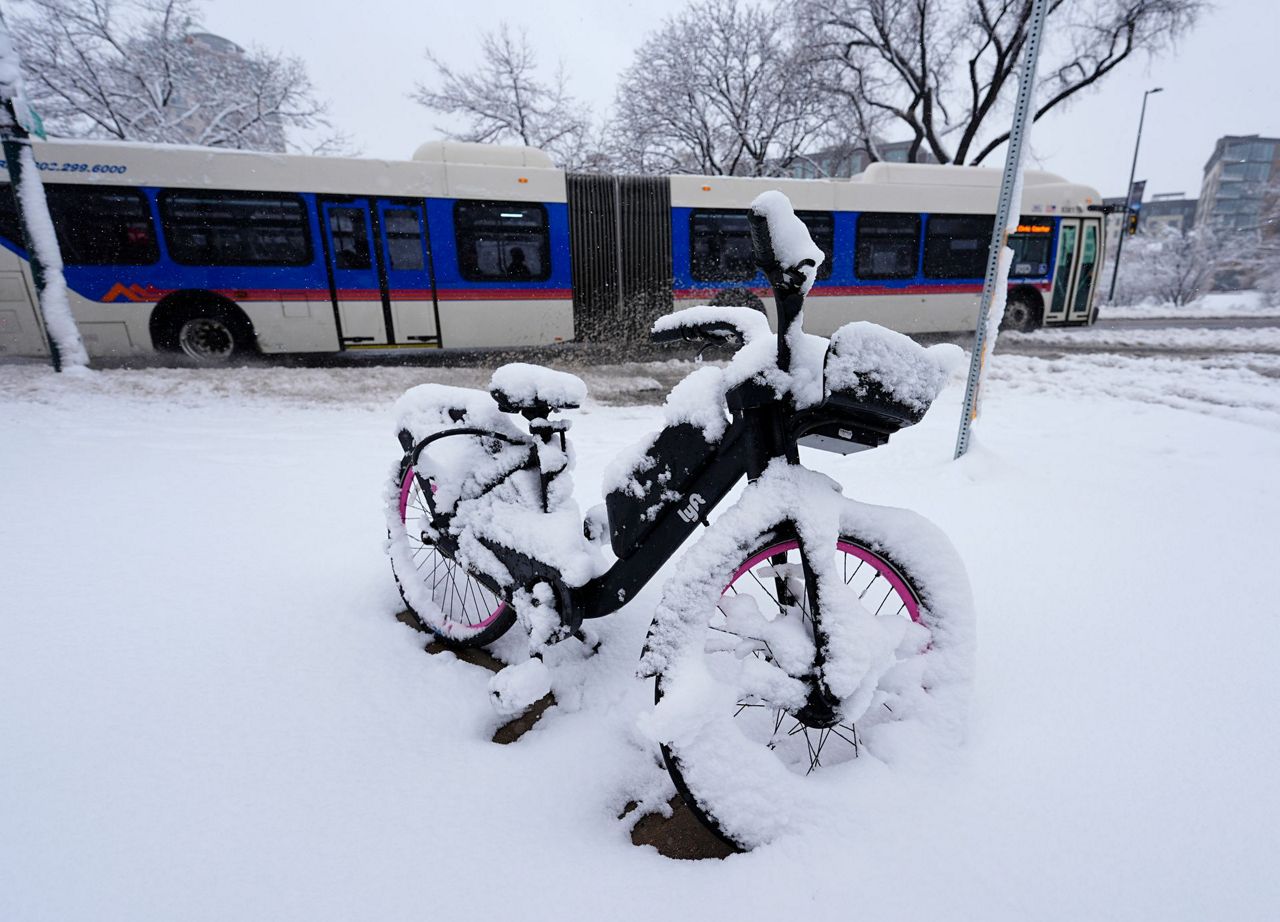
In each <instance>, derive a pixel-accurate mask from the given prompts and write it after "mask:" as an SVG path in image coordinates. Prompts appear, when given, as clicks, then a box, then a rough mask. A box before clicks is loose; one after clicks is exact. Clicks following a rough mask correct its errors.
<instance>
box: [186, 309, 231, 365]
mask: <svg viewBox="0 0 1280 922" xmlns="http://www.w3.org/2000/svg"><path fill="white" fill-rule="evenodd" d="M178 347H179V348H180V349H182V351H183V352H184V353H186V354H187V355H189V356H191V358H193V359H195V360H196V361H197V362H225V361H226V360H227V359H229V358H231V356H232V355H234V354H235V351H236V337H235V334H234V333H232V332H231V328H230V327H229V326H227V325H226V324H225V323H224V322H223V321H221V320H219V319H217V318H216V317H192V318H191V319H190V320H187V321H186V322H184V323H183V324H182V326H181V327H179V328H178Z"/></svg>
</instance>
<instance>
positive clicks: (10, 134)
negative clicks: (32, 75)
mask: <svg viewBox="0 0 1280 922" xmlns="http://www.w3.org/2000/svg"><path fill="white" fill-rule="evenodd" d="M4 110H5V114H6V115H8V117H9V125H8V126H6V125H4V124H3V122H4V118H3V116H0V144H2V145H3V148H4V159H5V162H6V164H7V165H8V167H9V183H10V188H11V189H13V200H14V204H15V206H16V207H17V209H18V225H19V227H21V228H22V242H23V243H24V244H25V245H26V248H27V262H28V263H29V264H30V266H31V280H32V281H33V282H35V285H36V300H37V301H39V302H40V304H41V306H43V304H44V300H43V298H44V290H45V282H46V279H45V272H44V263H43V262H42V261H41V260H40V255H39V250H37V249H36V247H35V245H34V244H33V243H32V235H31V231H30V230H28V228H27V216H26V210H25V209H24V208H23V205H22V196H21V195H19V194H18V190H19V189H21V188H22V183H23V181H24V179H23V169H24V168H25V164H24V163H23V159H24V158H23V156H22V154H23V151H24V149H26V148H28V147H30V146H31V141H30V140H28V138H27V133H26V131H25V130H23V128H22V127H21V126H20V125H18V120H17V118H16V117H15V116H14V114H13V102H12V100H9V99H6V100H5V101H4ZM45 328H46V330H47V329H48V324H46V325H45ZM48 339H49V358H50V360H51V361H52V362H53V370H54V371H62V352H61V351H60V350H59V349H58V340H57V337H55V336H49V337H48Z"/></svg>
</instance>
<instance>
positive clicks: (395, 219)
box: [378, 199, 440, 346]
mask: <svg viewBox="0 0 1280 922" xmlns="http://www.w3.org/2000/svg"><path fill="white" fill-rule="evenodd" d="M426 228H427V216H426V212H425V211H424V209H423V206H422V202H404V201H400V202H397V201H392V200H388V199H379V200H378V233H379V235H380V236H381V243H382V247H381V250H382V253H383V254H384V259H385V269H386V273H385V278H386V280H387V295H388V299H389V301H390V304H391V326H392V334H393V338H392V340H391V341H392V342H396V343H403V344H417V345H424V344H425V345H433V346H438V345H440V336H439V330H440V323H439V315H438V313H437V309H436V300H435V290H434V288H433V287H432V282H431V248H430V244H429V242H428V240H427V233H426Z"/></svg>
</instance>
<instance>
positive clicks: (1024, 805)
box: [0, 354, 1280, 922]
mask: <svg viewBox="0 0 1280 922" xmlns="http://www.w3.org/2000/svg"><path fill="white" fill-rule="evenodd" d="M1223 361H1225V360H1214V361H1208V360H1206V361H1201V362H1192V361H1178V360H1173V359H1158V360H1157V359H1127V358H1122V357H1118V356H1088V357H1081V358H1074V359H1073V358H1063V359H1055V360H1052V361H1045V360H1040V359H1036V358H1027V357H1019V356H1003V355H999V354H997V355H996V356H995V357H994V358H993V359H992V361H991V373H992V376H991V380H990V382H989V384H988V385H987V386H986V388H985V392H984V401H983V417H982V419H981V420H980V423H979V427H978V429H977V439H976V447H975V448H974V450H972V451H971V453H970V454H969V455H968V456H967V457H966V458H965V459H964V460H963V461H962V462H960V463H953V462H951V461H950V460H949V459H950V454H951V449H952V446H953V445H954V438H955V427H956V422H957V418H958V413H959V402H960V397H961V388H960V385H959V383H957V382H953V383H952V384H951V385H949V386H948V388H947V389H946V390H945V391H944V392H943V394H942V396H941V397H940V398H939V400H938V401H937V403H936V404H935V406H934V408H933V409H932V410H931V411H930V412H929V414H928V415H927V416H926V418H925V420H924V421H923V422H922V423H921V424H919V425H918V426H916V427H915V428H914V429H911V430H907V431H905V432H903V433H901V434H900V435H899V436H896V437H895V439H894V441H893V443H892V444H890V445H889V446H887V447H886V448H882V449H878V450H876V451H871V452H864V453H860V454H857V455H852V456H849V457H847V458H840V457H836V456H832V455H821V454H816V453H815V454H808V455H806V457H807V458H808V460H810V462H811V463H813V464H814V465H815V466H818V467H820V468H821V469H822V470H824V471H825V472H827V473H830V474H832V475H833V476H836V477H837V478H838V479H840V480H841V481H842V482H843V483H844V485H845V489H846V493H847V494H848V495H851V496H854V497H857V498H859V499H863V500H867V501H871V502H878V503H889V504H895V505H902V506H907V507H910V508H912V509H914V510H916V511H918V512H921V513H922V514H924V515H926V516H927V517H928V518H930V519H932V520H933V521H934V522H935V523H936V524H938V525H939V526H940V527H941V528H942V529H943V530H944V531H945V532H946V533H947V534H948V535H949V536H950V538H951V539H952V541H953V542H954V543H955V544H956V546H957V548H958V550H959V551H960V554H961V556H962V557H963V558H964V559H965V562H966V564H967V566H968V568H969V573H970V578H971V580H972V583H973V587H974V593H975V597H976V600H977V605H978V617H979V651H978V662H977V681H976V688H975V696H974V704H973V710H972V714H971V718H970V723H969V736H968V740H967V743H966V744H965V745H964V747H963V748H962V749H961V750H960V751H959V752H958V753H950V754H947V753H943V754H940V755H936V756H931V757H930V758H920V759H915V760H908V762H907V764H902V765H893V766H887V765H884V764H880V763H875V762H872V761H871V760H869V759H860V760H858V762H857V763H854V764H852V765H851V766H850V767H849V768H848V770H846V771H843V772H840V773H836V774H834V775H832V776H831V777H830V778H828V779H825V780H823V781H822V782H821V783H823V784H826V785H829V787H830V790H831V805H832V808H831V810H830V811H829V812H827V813H826V814H824V815H823V816H821V817H818V818H816V819H815V821H814V822H812V823H810V824H809V825H807V826H806V827H805V828H804V829H803V830H802V831H801V832H799V833H796V834H793V835H790V836H788V837H785V838H783V839H781V840H779V841H778V842H776V843H774V844H772V845H770V846H767V847H765V848H762V849H759V850H757V851H756V852H754V853H751V854H748V855H741V856H735V857H733V858H730V859H728V860H726V861H724V862H714V861H708V862H700V863H678V862H672V861H669V860H667V859H664V858H662V857H660V856H659V855H657V854H656V853H655V852H653V851H652V850H650V849H640V848H636V847H634V846H632V845H631V843H630V841H629V838H628V835H627V827H626V825H625V823H623V822H621V821H619V820H618V819H616V817H617V815H618V814H619V813H620V812H621V808H622V806H623V805H624V803H625V801H626V800H628V799H632V798H636V797H638V796H644V795H646V793H647V794H648V795H649V797H650V799H661V797H662V796H663V794H664V793H665V791H666V789H665V787H664V786H665V785H666V783H667V782H666V780H665V776H664V775H663V774H662V773H661V772H659V771H658V770H657V768H656V766H655V765H654V764H653V763H652V761H651V758H650V756H649V754H648V752H647V750H646V748H645V743H644V737H643V734H642V733H641V732H640V729H639V727H638V721H639V720H640V719H641V717H642V715H645V714H647V713H648V712H649V708H650V701H651V695H652V692H651V688H650V686H649V685H648V683H645V682H641V681H640V680H638V679H636V678H635V677H634V670H635V665H636V662H637V660H638V657H639V652H640V645H641V642H642V638H643V634H644V630H645V628H646V626H647V621H648V617H649V615H650V614H651V613H652V611H653V609H654V607H655V605H656V603H657V598H658V595H659V593H660V582H661V578H659V580H658V581H655V583H653V584H651V586H650V587H649V588H648V589H646V591H645V592H644V593H643V594H641V595H640V596H639V597H638V598H637V599H636V600H635V601H634V602H633V603H632V604H631V605H629V606H628V607H626V608H625V609H623V610H622V611H621V612H620V613H618V614H617V615H615V616H612V617H610V618H608V619H605V620H603V621H600V622H597V623H596V624H597V625H598V627H599V629H600V632H601V635H602V636H603V639H604V644H603V646H602V649H601V652H600V653H599V654H598V655H597V656H596V657H594V658H592V659H590V660H588V661H587V662H586V663H585V664H583V665H581V666H580V667H578V668H579V669H580V674H579V678H580V679H581V681H582V682H583V683H584V685H583V687H584V688H585V692H586V693H585V695H584V696H583V697H582V699H581V700H580V701H578V700H574V698H573V696H571V695H566V696H564V697H562V705H561V706H560V707H558V708H553V709H552V710H551V711H550V712H548V714H547V715H546V717H544V718H543V721H542V723H541V724H540V725H539V727H538V728H537V729H535V730H534V731H533V732H532V733H530V734H529V735H527V736H526V737H525V738H524V739H522V740H521V741H520V742H519V743H518V744H516V745H514V746H507V747H504V746H497V745H494V744H492V743H490V742H488V738H489V736H490V734H491V733H492V730H493V728H494V726H495V723H496V720H497V719H496V717H495V716H494V714H493V711H492V708H491V707H490V705H489V702H488V699H487V683H488V678H489V676H488V673H485V672H483V671H482V670H479V669H478V668H476V667H472V666H468V665H466V664H463V663H461V662H458V661H456V660H454V659H453V658H452V657H451V656H449V655H442V656H434V657H429V656H426V655H424V654H423V653H422V652H421V644H422V641H421V638H420V637H419V635H417V634H415V633H413V632H411V631H409V630H408V629H406V628H404V627H403V626H402V625H400V624H398V623H397V622H395V621H394V619H393V618H392V617H391V616H392V614H393V613H394V612H395V611H397V610H398V609H399V607H400V600H399V598H398V596H397V594H396V591H395V587H394V584H393V583H392V580H391V576H390V572H389V569H388V567H387V563H386V560H385V557H384V555H383V550H382V543H383V541H382V528H383V517H382V510H381V509H380V508H379V502H380V497H381V495H382V489H383V478H384V477H385V476H386V472H387V470H388V467H389V466H390V463H391V461H392V460H393V459H394V457H395V454H396V451H397V445H396V442H395V436H394V431H393V430H394V425H393V419H392V412H391V407H392V403H393V401H394V398H395V397H396V396H397V395H398V392H399V390H401V389H403V387H404V386H406V385H407V384H408V383H412V373H411V372H406V371H403V370H390V369H357V370H343V371H340V372H339V371H316V370H290V369H242V370H235V371H227V372H200V373H192V372H186V371H163V370H156V371H144V372H128V371H118V372H97V373H94V374H93V375H91V376H90V377H89V378H88V379H87V380H85V379H79V380H74V381H68V380H67V379H66V378H65V376H63V377H62V378H58V377H55V376H54V375H53V374H52V373H51V372H49V371H48V370H47V369H44V368H41V367H38V366H31V365H27V366H0V431H2V432H3V434H4V435H3V439H2V440H0V509H3V510H4V514H3V518H2V522H3V525H2V526H0V560H4V561H5V562H6V567H5V574H6V576H5V581H4V588H3V596H0V598H3V600H4V602H3V608H4V614H3V616H2V617H0V648H2V649H3V650H4V651H5V653H6V657H5V668H4V669H3V670H0V739H3V741H4V743H3V745H2V746H0V918H3V919H6V920H7V919H14V920H23V922H27V920H44V919H49V920H55V919H56V920H95V922H98V920H115V919H120V920H125V919H128V920H136V919H179V918H180V919H183V920H201V919H210V920H214V919H217V920H226V919H236V920H248V919H264V920H266V919H269V920H284V919H295V918H296V919H308V920H318V919H333V920H350V919H372V918H377V919H383V920H397V919H423V918H432V919H450V920H452V919H471V918H475V919H479V918H491V917H495V916H501V917H506V918H519V919H551V918H555V919H562V920H563V919H578V918H595V917H599V916H601V915H605V916H608V917H610V918H616V919H631V918H636V919H641V918H643V919H646V920H651V919H654V918H660V917H662V916H663V915H664V914H675V915H676V916H677V917H688V916H691V915H693V914H694V913H696V914H697V915H698V916H699V917H700V918H706V919H721V918H724V919H774V918H783V917H792V916H795V915H802V916H803V917H806V918H813V919H824V918H830V919H842V920H844V919H848V918H849V917H850V916H851V915H867V916H870V917H880V918H924V917H935V918H945V919H982V920H990V919H1018V920H1025V919H1064V920H1065V919H1071V920H1077V919H1094V918H1107V919H1149V918H1161V919H1206V918H1219V919H1271V918H1275V917H1276V916H1277V914H1280V877H1278V876H1277V875H1276V873H1275V865H1276V855H1277V850H1278V849H1277V845H1278V844H1280V839H1278V833H1277V829H1278V828H1280V794H1277V792H1276V788H1275V784H1274V779H1273V776H1274V770H1275V765H1276V764H1278V762H1280V729H1278V728H1280V714H1277V710H1278V706H1277V702H1280V670H1277V668H1276V662H1277V658H1278V657H1280V621H1278V619H1277V617H1276V610H1277V607H1276V604H1275V602H1274V599H1275V597H1276V591H1275V589H1276V582H1275V575H1274V574H1275V565H1274V561H1275V559H1276V556H1277V553H1278V552H1280V541H1278V540H1277V538H1276V536H1275V533H1274V528H1275V523H1276V522H1277V521H1280V487H1277V485H1276V481H1275V478H1274V474H1273V472H1274V470H1275V469H1276V468H1277V462H1280V401H1278V400H1277V399H1276V397H1275V393H1274V392H1275V379H1274V377H1271V376H1269V374H1268V371H1270V370H1273V369H1274V365H1273V364H1271V360H1270V359H1266V358H1260V359H1258V360H1257V361H1256V362H1253V361H1249V360H1235V361H1234V363H1228V364H1226V365H1224V364H1223ZM1259 369H1261V370H1259ZM583 376H584V377H586V378H587V379H588V383H589V384H591V385H592V386H593V387H594V386H595V382H594V381H593V379H592V376H590V375H586V374H584V375H583ZM458 377H459V379H460V380H466V381H470V380H472V379H473V378H475V377H477V376H475V375H470V376H469V375H468V373H465V372H459V375H458ZM478 377H479V378H480V380H483V379H484V378H485V377H487V375H482V376H478ZM406 378H407V379H409V380H406ZM569 415H570V416H571V417H572V418H573V419H574V426H575V428H574V430H573V432H572V436H573V437H575V439H576V444H577V450H578V470H577V472H576V474H575V483H576V487H577V498H578V502H579V505H580V506H581V507H582V508H584V509H585V508H589V507H590V506H592V505H594V504H595V503H596V502H597V501H598V497H599V492H598V479H599V476H600V473H601V471H602V470H603V469H604V467H605V466H606V464H607V462H608V461H609V460H610V459H611V458H613V457H614V456H616V455H617V454H619V453H620V452H621V451H622V450H623V449H624V448H625V447H626V446H627V445H628V444H630V443H631V442H633V441H635V440H636V439H637V438H639V437H640V436H641V435H642V434H643V432H644V431H645V430H646V429H647V428H651V427H654V426H656V425H659V424H660V423H661V420H662V411H661V410H660V409H659V408H656V407H637V408H611V407H604V406H601V405H599V404H595V403H591V402H588V403H587V404H586V405H584V407H583V409H582V410H580V411H576V412H574V413H571V414H569Z"/></svg>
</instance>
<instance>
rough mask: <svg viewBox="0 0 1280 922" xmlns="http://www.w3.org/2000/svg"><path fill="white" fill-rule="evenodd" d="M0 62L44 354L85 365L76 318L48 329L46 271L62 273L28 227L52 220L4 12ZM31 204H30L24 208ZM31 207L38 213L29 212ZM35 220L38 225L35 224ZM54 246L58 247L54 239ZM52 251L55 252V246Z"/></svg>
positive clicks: (4, 129)
mask: <svg viewBox="0 0 1280 922" xmlns="http://www.w3.org/2000/svg"><path fill="white" fill-rule="evenodd" d="M0 63H3V64H4V65H5V70H6V71H7V72H8V73H9V74H10V76H9V77H8V78H7V79H6V80H5V82H4V84H3V88H2V90H0V147H2V148H3V150H4V158H5V161H6V166H7V167H8V169H9V181H10V183H11V187H10V188H11V189H12V190H13V201H14V207H15V208H16V209H17V212H18V225H19V227H21V228H22V238H23V243H24V244H25V245H26V248H27V262H28V263H29V264H30V266H31V280H32V281H33V282H35V286H36V300H37V301H38V302H39V306H40V313H41V318H42V319H43V320H44V329H45V335H46V338H47V339H48V340H49V358H50V359H51V360H52V362H53V370H54V371H62V366H63V364H64V362H69V363H71V364H72V365H78V364H83V365H87V364H88V356H87V355H86V354H85V351H84V345H83V342H82V341H81V339H80V331H79V330H77V329H76V328H75V321H74V320H72V321H70V329H69V330H65V331H62V327H61V325H60V326H59V327H58V329H51V327H52V326H53V324H51V323H50V308H49V302H48V295H47V292H48V290H49V278H50V275H51V274H53V275H55V276H61V274H62V265H61V259H60V258H57V259H55V260H53V262H54V265H52V266H47V265H45V261H44V260H43V259H42V258H41V251H42V249H43V248H42V247H41V246H38V245H37V239H38V238H39V234H38V233H37V231H35V230H33V227H35V226H40V227H44V228H45V229H46V232H47V233H49V234H51V233H52V229H53V220H52V218H50V216H49V209H48V204H47V203H46V201H45V197H44V189H43V184H42V183H41V182H40V170H39V168H38V167H37V166H36V161H35V157H34V156H33V155H32V150H31V135H30V133H29V132H28V131H27V128H26V127H25V125H24V124H23V120H22V119H21V118H19V115H18V107H17V106H15V97H21V82H20V79H19V77H18V75H20V74H21V70H20V65H19V61H18V54H17V51H15V50H14V47H13V42H12V39H11V38H10V36H9V26H8V24H7V23H6V22H5V20H4V16H3V15H0ZM17 102H18V105H21V106H23V107H25V103H24V102H22V101H21V99H20V98H19V99H18V100H17ZM31 117H32V119H34V120H35V126H36V130H37V131H40V130H41V129H40V127H39V125H40V122H39V119H38V118H36V117H35V114H34V112H32V113H31ZM42 136H43V134H42ZM28 171H30V172H28ZM29 185H33V186H34V187H35V189H36V190H37V191H38V193H39V194H38V195H33V196H32V197H31V199H30V201H28V200H27V196H26V195H24V194H23V190H24V189H25V188H27V186H29ZM32 204H34V206H35V207H34V208H32V207H29V206H30V205H32ZM33 211H40V212H42V213H41V214H38V215H36V216H33V215H32V212H33ZM37 220H38V221H39V224H38V225H37V224H36V223H35V222H36V221H37ZM54 246H55V247H56V246H57V244H56V242H55V243H54ZM54 252H55V256H56V250H55V251H54ZM58 287H59V289H60V290H65V287H66V286H65V284H63V285H61V286H58ZM60 331H61V332H60ZM60 338H61V340H62V341H61V343H60V342H59V340H60ZM63 346H66V347H67V349H68V352H69V354H68V355H65V356H64V355H63V354H62V347H63Z"/></svg>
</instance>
